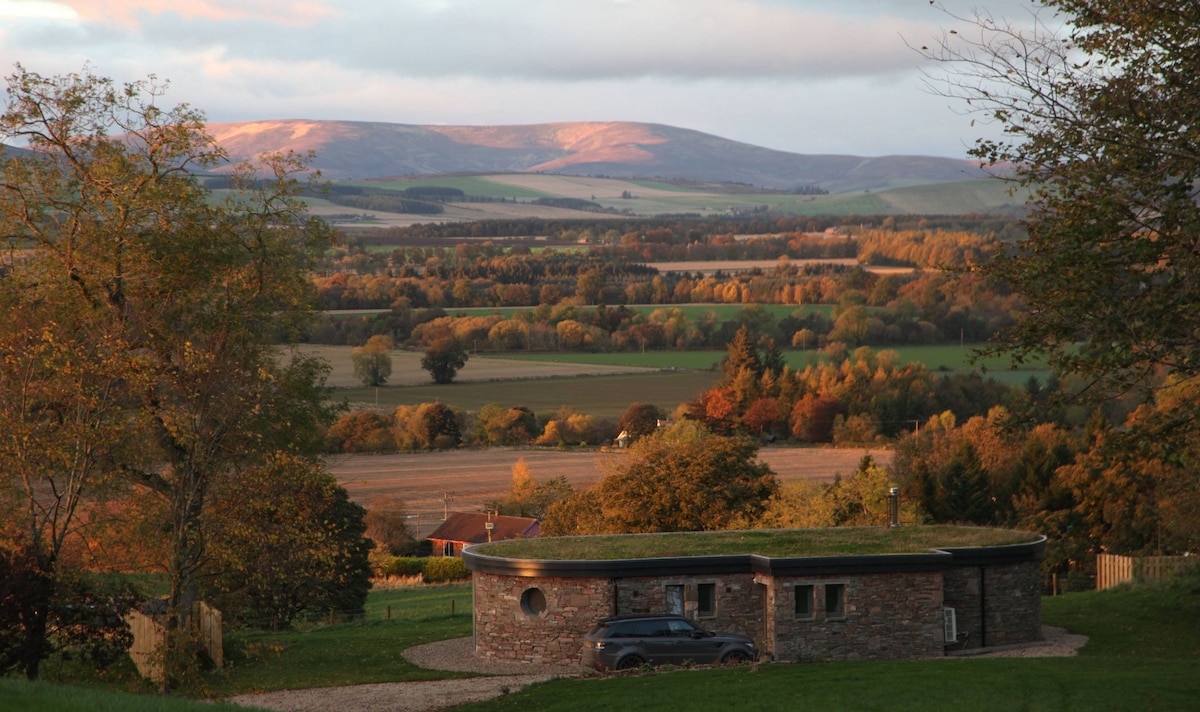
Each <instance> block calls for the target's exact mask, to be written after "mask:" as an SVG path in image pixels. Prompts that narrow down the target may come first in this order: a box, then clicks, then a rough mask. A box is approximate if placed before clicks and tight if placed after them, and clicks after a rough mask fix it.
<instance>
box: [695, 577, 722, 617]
mask: <svg viewBox="0 0 1200 712" xmlns="http://www.w3.org/2000/svg"><path fill="white" fill-rule="evenodd" d="M706 590H707V591H710V592H711V595H710V596H709V601H708V603H709V604H710V605H709V607H708V608H705V607H704V603H705V601H704V598H705V596H704V594H703V593H702V591H706ZM696 617H697V618H716V617H717V583H716V582H715V581H702V582H698V583H697V584H696Z"/></svg>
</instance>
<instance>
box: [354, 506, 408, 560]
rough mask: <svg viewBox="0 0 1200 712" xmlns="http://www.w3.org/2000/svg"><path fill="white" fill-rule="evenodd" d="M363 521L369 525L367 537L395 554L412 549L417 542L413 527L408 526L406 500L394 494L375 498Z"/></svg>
mask: <svg viewBox="0 0 1200 712" xmlns="http://www.w3.org/2000/svg"><path fill="white" fill-rule="evenodd" d="M363 523H364V524H366V526H367V532H366V535H367V538H368V539H370V540H371V541H373V542H375V548H376V549H378V550H381V551H386V552H387V553H388V554H391V555H393V556H398V555H401V554H404V553H407V552H409V551H411V550H412V548H413V545H414V544H416V538H415V537H414V536H413V531H412V528H411V527H410V526H408V509H407V507H406V506H405V504H404V500H402V499H400V498H399V497H396V496H394V495H380V496H378V497H375V498H373V499H372V500H371V503H370V504H369V505H368V506H367V513H366V516H364V517H363Z"/></svg>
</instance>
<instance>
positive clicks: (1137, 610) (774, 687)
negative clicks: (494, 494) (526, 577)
mask: <svg viewBox="0 0 1200 712" xmlns="http://www.w3.org/2000/svg"><path fill="white" fill-rule="evenodd" d="M1198 591H1200V573H1195V574H1193V576H1192V578H1191V579H1190V580H1187V581H1182V582H1177V583H1173V584H1156V585H1147V586H1141V587H1129V586H1122V587H1118V588H1115V589H1110V590H1108V591H1093V592H1087V593H1073V594H1068V595H1065V596H1058V597H1053V598H1043V599H1042V601H1043V620H1044V622H1045V623H1046V624H1048V625H1057V626H1062V627H1066V628H1067V629H1068V630H1070V631H1072V632H1075V633H1082V634H1084V635H1087V636H1089V642H1088V644H1087V645H1086V646H1085V647H1084V648H1083V650H1082V651H1081V652H1080V654H1079V657H1073V658H956V659H951V660H913V661H896V662H865V661H848V662H830V663H820V664H779V665H761V666H758V667H753V666H743V667H739V668H723V669H709V670H675V671H661V672H658V673H653V674H638V675H633V676H611V677H599V678H595V677H594V678H584V679H561V680H555V681H552V682H549V683H546V684H543V685H539V686H536V687H533V688H529V689H527V690H525V691H522V692H518V693H515V694H510V695H506V696H504V697H500V698H497V699H495V700H492V701H489V702H485V703H478V704H475V705H467V706H464V707H460V708H457V709H459V710H464V711H465V710H473V711H475V712H487V711H490V712H498V711H501V710H531V709H536V710H547V711H551V712H552V711H555V710H563V711H567V710H577V709H580V707H581V706H582V705H581V701H583V700H586V708H587V709H589V710H661V709H673V708H677V707H679V706H680V705H681V704H687V705H688V706H691V707H694V708H697V709H754V710H809V709H812V710H816V709H854V710H880V711H883V710H888V711H891V710H919V711H921V712H926V711H928V710H943V709H945V710H951V709H953V710H958V709H963V710H1054V711H1056V712H1058V711H1073V710H1080V711H1084V710H1087V711H1090V710H1191V709H1195V708H1196V700H1197V699H1200V675H1197V674H1196V673H1197V660H1200V624H1198V623H1197V621H1200V593H1197V592H1198ZM451 600H454V601H456V604H457V605H456V613H455V614H454V615H453V616H452V615H450V614H449V602H450V601H451ZM467 601H469V588H468V587H466V586H437V587H428V588H421V589H405V590H402V591H395V592H385V591H377V592H372V594H371V600H370V603H369V606H370V611H369V613H368V615H367V618H366V620H364V621H363V622H361V623H353V624H342V625H334V626H328V627H317V628H313V629H311V630H306V631H293V632H287V633H274V634H266V633H256V634H238V635H235V636H231V639H230V645H231V647H234V648H239V647H240V648H241V649H243V650H245V649H247V648H254V649H256V650H258V651H259V652H257V653H256V654H254V655H246V654H245V652H242V653H239V654H238V655H240V656H241V657H237V658H235V660H238V661H240V662H239V663H238V665H239V666H240V668H241V669H239V670H236V671H233V670H231V671H230V672H228V673H224V674H223V675H221V676H215V677H223V678H224V681H223V682H222V681H221V680H215V681H214V685H213V689H214V690H216V691H221V692H223V693H224V694H231V693H233V692H239V691H246V690H273V689H281V688H283V687H287V686H296V687H316V686H321V685H331V684H358V683H363V682H370V681H379V680H412V679H430V678H437V677H446V676H453V675H454V673H438V672H433V671H422V670H419V669H416V668H413V667H412V666H411V665H408V663H406V662H404V661H403V660H402V659H400V658H399V656H398V654H397V651H399V650H401V649H403V648H405V647H407V646H410V645H415V644H418V643H421V642H425V641H428V640H436V639H438V638H439V637H441V638H450V637H458V636H463V635H469V634H470V630H471V619H470V616H469V614H468V611H469V606H468V603H467ZM388 605H391V606H392V617H391V618H390V619H389V618H388V617H387V606H388ZM460 611H461V612H460ZM201 704H202V703H196V702H191V701H188V700H182V699H178V698H172V699H165V698H162V697H159V696H155V695H123V694H117V693H116V692H109V691H104V690H96V689H82V688H79V687H67V686H59V685H53V684H49V683H47V682H43V683H37V684H32V683H28V682H25V681H23V680H16V679H5V680H0V709H4V710H10V709H11V710H18V709H19V710H31V711H32V712H43V711H46V712H49V711H51V710H53V711H56V712H57V711H58V710H67V711H71V710H81V711H82V710H88V711H92V710H113V711H114V712H115V711H117V710H120V711H124V710H130V711H131V712H142V710H145V711H147V712H149V711H150V710H161V711H163V712H195V711H197V710H201V709H207V710H230V709H234V708H232V707H229V706H222V705H215V706H212V705H208V704H207V703H203V705H204V706H201ZM243 709H244V708H243Z"/></svg>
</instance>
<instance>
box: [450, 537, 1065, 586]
mask: <svg viewBox="0 0 1200 712" xmlns="http://www.w3.org/2000/svg"><path fill="white" fill-rule="evenodd" d="M1045 548H1046V538H1045V537H1041V538H1040V539H1039V540H1038V541H1034V542H1029V543H1026V544H1014V545H1011V546H996V547H970V548H959V549H945V550H936V551H931V552H929V553H924V554H881V555H875V556H808V557H788V558H782V557H781V558H773V557H767V556H759V555H757V554H737V555H732V556H673V557H663V558H656V559H615V560H578V559H572V560H553V561H549V560H544V559H510V558H506V557H501V556H487V555H485V554H479V553H476V552H475V551H473V549H474V547H467V548H465V549H463V560H464V561H465V562H466V564H467V568H469V569H471V570H472V571H477V572H479V573H485V574H495V575H500V576H521V577H530V578H531V577H545V578H633V577H637V576H705V575H712V574H729V573H756V574H767V575H771V576H837V575H850V574H872V573H911V572H919V571H944V570H946V569H949V568H951V567H955V566H982V565H988V566H995V565H1002V564H1017V563H1024V562H1028V561H1038V560H1040V559H1041V557H1042V552H1043V551H1044V550H1045Z"/></svg>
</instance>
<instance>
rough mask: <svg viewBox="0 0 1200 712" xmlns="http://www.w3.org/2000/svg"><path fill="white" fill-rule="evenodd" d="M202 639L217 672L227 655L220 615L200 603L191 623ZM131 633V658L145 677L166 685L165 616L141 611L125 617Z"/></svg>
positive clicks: (193, 610) (193, 612) (194, 609)
mask: <svg viewBox="0 0 1200 712" xmlns="http://www.w3.org/2000/svg"><path fill="white" fill-rule="evenodd" d="M189 620H190V623H191V625H192V626H194V627H195V629H196V631H197V633H198V634H199V637H200V644H201V645H202V646H203V647H204V652H205V653H207V654H208V657H209V658H210V659H211V660H212V661H213V665H215V666H216V667H217V669H218V670H219V669H221V668H222V667H224V664H225V651H224V648H223V647H222V645H221V635H222V630H221V612H220V611H218V610H217V609H215V608H213V607H211V606H209V605H208V604H207V603H204V602H200V603H197V604H196V607H195V608H193V609H192V615H191V618H190V619H189ZM125 621H126V622H127V623H129V630H130V632H131V633H133V645H131V646H129V657H131V658H133V664H134V665H135V666H136V667H137V670H138V673H140V674H141V676H142V677H145V678H147V679H150V680H153V681H155V682H162V681H163V660H162V649H163V646H164V645H165V644H166V642H167V625H166V620H165V616H152V615H147V614H145V613H142V612H141V611H132V612H130V613H129V615H127V616H125Z"/></svg>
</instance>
